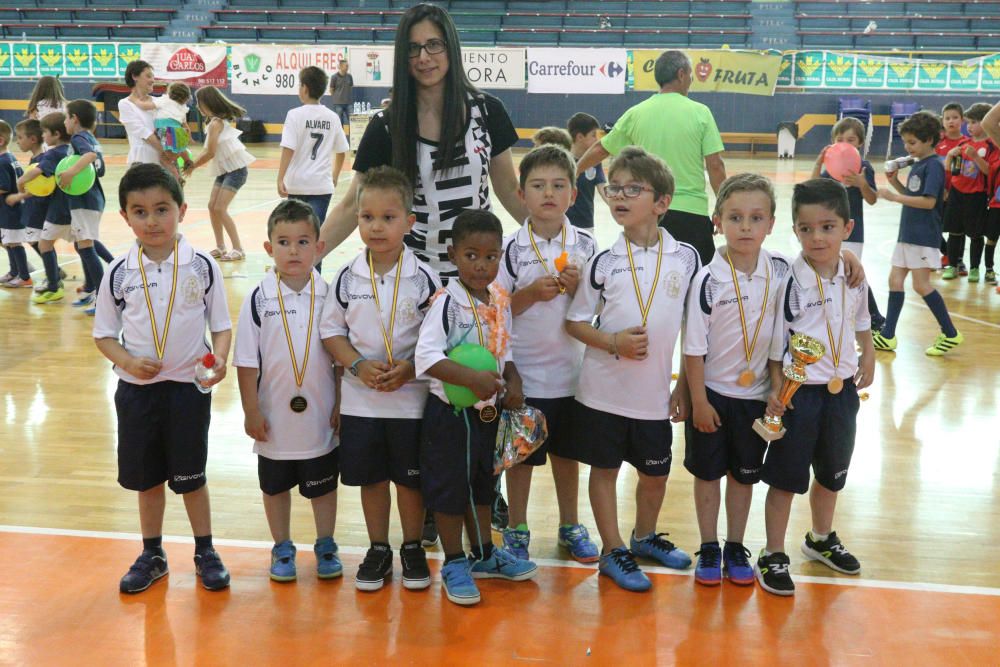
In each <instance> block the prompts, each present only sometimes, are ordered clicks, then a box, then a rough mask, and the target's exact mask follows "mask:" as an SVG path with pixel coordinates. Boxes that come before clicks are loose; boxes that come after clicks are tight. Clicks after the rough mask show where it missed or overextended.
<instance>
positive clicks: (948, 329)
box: [924, 290, 958, 338]
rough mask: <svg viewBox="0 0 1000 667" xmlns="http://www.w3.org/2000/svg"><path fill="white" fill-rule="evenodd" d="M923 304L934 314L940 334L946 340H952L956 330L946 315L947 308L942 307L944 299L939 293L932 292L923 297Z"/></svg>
mask: <svg viewBox="0 0 1000 667" xmlns="http://www.w3.org/2000/svg"><path fill="white" fill-rule="evenodd" d="M924 303H926V304H927V307H928V308H930V309H931V312H932V313H934V317H935V318H936V319H937V321H938V324H939V325H940V326H941V332H942V333H943V334H944V335H945V336H947V337H948V338H954V337H955V336H957V335H958V330H957V329H956V328H955V325H954V324H952V323H951V316H950V315H948V306H946V305H944V299H943V298H942V297H941V293H940V292H938V291H937V290H934V291H933V292H931V293H930V294H926V295H924Z"/></svg>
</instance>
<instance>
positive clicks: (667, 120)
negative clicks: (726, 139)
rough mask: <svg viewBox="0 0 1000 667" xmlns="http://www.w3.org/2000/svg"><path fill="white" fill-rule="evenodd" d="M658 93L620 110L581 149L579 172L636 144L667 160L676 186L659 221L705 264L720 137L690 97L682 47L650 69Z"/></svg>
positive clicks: (722, 168) (720, 169)
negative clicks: (709, 192)
mask: <svg viewBox="0 0 1000 667" xmlns="http://www.w3.org/2000/svg"><path fill="white" fill-rule="evenodd" d="M654 76H655V77H656V83H657V84H659V86H660V92H659V93H657V94H656V95H653V96H651V97H650V98H649V99H647V100H645V101H643V102H640V103H639V104H637V105H635V106H634V107H632V108H631V109H629V110H627V111H626V112H625V113H624V114H622V116H621V118H619V119H618V120H617V122H615V126H614V128H612V130H611V131H610V132H609V133H608V134H606V135H605V136H604V138H603V139H601V141H599V142H597V143H595V144H594V145H593V146H591V147H590V149H589V150H588V151H587V152H586V153H584V155H583V156H582V157H581V158H580V162H579V163H578V164H577V174H580V173H583V172H584V171H586V170H587V169H589V168H590V167H593V166H594V165H596V164H598V163H600V162H602V161H603V160H604V159H605V158H607V157H609V156H611V155H615V154H617V153H618V152H619V151H621V149H623V148H625V147H626V146H639V147H640V148H643V149H645V150H647V151H649V152H650V153H652V154H654V155H658V156H659V157H661V158H662V159H663V161H664V162H666V163H667V166H669V167H670V170H671V171H672V172H673V174H674V180H675V182H676V190H675V192H674V198H673V200H672V201H671V202H670V210H669V211H667V213H666V215H664V216H663V219H661V220H660V225H661V226H663V227H665V228H666V229H667V231H669V232H670V234H671V236H673V237H674V238H676V239H677V240H678V241H684V242H686V243H690V244H691V245H693V246H694V247H695V248H696V249H697V250H698V254H699V255H701V261H702V263H703V264H708V263H709V262H710V261H712V256H713V255H714V254H715V243H714V242H713V240H712V220H711V218H710V217H709V215H708V195H707V193H706V192H705V171H706V170H707V171H708V180H709V183H711V185H712V190H713V191H715V192H718V190H719V186H720V185H721V184H722V181H724V180H726V165H725V164H724V163H723V161H722V151H723V145H722V137H721V135H720V134H719V128H718V127H716V125H715V118H714V117H713V116H712V111H711V110H710V109H709V108H708V107H707V106H705V105H704V104H701V103H699V102H695V101H694V100H691V99H689V98H688V96H687V95H688V90H689V89H690V88H691V61H690V60H688V57H687V56H686V55H684V54H683V53H682V52H680V51H665V52H664V53H663V54H661V55H660V57H659V58H657V60H656V65H655V69H654Z"/></svg>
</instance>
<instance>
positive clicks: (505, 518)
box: [490, 492, 510, 532]
mask: <svg viewBox="0 0 1000 667" xmlns="http://www.w3.org/2000/svg"><path fill="white" fill-rule="evenodd" d="M509 522H510V515H509V512H508V510H507V501H506V500H504V499H503V494H502V493H499V492H498V493H497V497H496V500H494V501H493V512H492V514H491V516H490V525H491V526H493V530H495V531H497V532H500V531H502V530H503V529H504V528H506V527H507V524H508V523H509Z"/></svg>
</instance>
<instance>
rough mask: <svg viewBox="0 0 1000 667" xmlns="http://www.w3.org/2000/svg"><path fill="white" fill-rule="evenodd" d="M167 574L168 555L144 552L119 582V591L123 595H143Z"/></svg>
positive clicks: (160, 552) (161, 552)
mask: <svg viewBox="0 0 1000 667" xmlns="http://www.w3.org/2000/svg"><path fill="white" fill-rule="evenodd" d="M167 572H168V570H167V555H166V554H165V553H163V551H162V550H160V551H159V552H157V551H148V550H143V552H142V553H141V554H139V557H138V558H136V559H135V562H134V563H132V567H130V568H129V569H128V572H126V573H125V576H124V577H122V579H121V581H119V582H118V590H120V591H121V592H122V593H130V594H131V593H141V592H142V591H144V590H146V589H147V588H149V587H150V586H152V585H153V582H154V581H156V580H157V579H160V578H161V577H165V576H166V575H167Z"/></svg>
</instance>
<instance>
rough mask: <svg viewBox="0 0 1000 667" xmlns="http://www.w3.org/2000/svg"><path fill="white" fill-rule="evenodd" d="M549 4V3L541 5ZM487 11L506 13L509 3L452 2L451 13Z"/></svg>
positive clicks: (491, 0)
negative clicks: (472, 10) (473, 10)
mask: <svg viewBox="0 0 1000 667" xmlns="http://www.w3.org/2000/svg"><path fill="white" fill-rule="evenodd" d="M539 4H547V3H539ZM463 9H464V10H466V11H468V10H470V9H476V10H485V9H495V10H497V11H506V10H507V3H506V2H503V0H452V2H451V8H450V11H453V12H457V11H459V10H463Z"/></svg>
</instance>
